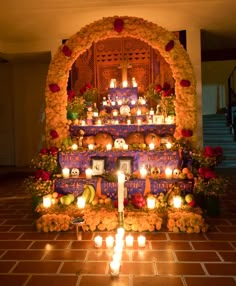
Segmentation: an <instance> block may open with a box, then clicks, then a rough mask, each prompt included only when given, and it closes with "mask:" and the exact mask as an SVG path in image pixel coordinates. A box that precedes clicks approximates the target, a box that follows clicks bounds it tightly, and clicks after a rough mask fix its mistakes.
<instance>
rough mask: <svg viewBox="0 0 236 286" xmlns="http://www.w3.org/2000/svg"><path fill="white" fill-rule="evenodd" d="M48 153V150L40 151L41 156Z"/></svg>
mask: <svg viewBox="0 0 236 286" xmlns="http://www.w3.org/2000/svg"><path fill="white" fill-rule="evenodd" d="M47 153H48V149H47V148H42V149H41V150H40V154H43V155H46V154H47Z"/></svg>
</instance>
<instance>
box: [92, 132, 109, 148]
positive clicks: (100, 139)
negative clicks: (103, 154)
mask: <svg viewBox="0 0 236 286" xmlns="http://www.w3.org/2000/svg"><path fill="white" fill-rule="evenodd" d="M94 139H95V144H96V145H97V146H99V147H102V148H106V146H107V144H111V145H112V146H113V138H112V136H111V134H109V133H106V132H99V133H98V134H96V135H95V138H94Z"/></svg>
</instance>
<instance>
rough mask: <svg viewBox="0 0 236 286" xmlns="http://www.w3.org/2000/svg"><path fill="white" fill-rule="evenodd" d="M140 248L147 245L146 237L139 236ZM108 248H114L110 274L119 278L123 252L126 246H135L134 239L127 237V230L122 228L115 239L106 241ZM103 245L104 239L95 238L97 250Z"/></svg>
mask: <svg viewBox="0 0 236 286" xmlns="http://www.w3.org/2000/svg"><path fill="white" fill-rule="evenodd" d="M137 241H138V246H139V247H142V248H143V247H145V245H146V237H145V236H144V235H141V234H140V235H139V236H138V238H137ZM105 243H106V247H107V248H108V249H112V248H113V255H112V260H111V262H110V273H111V275H112V276H118V275H119V273H120V266H121V260H122V252H123V249H124V246H126V247H133V245H134V237H133V236H132V235H131V234H128V235H126V236H125V230H124V228H122V227H119V228H118V229H117V233H116V235H115V238H114V237H113V236H111V235H109V236H107V237H106V239H105ZM102 244H103V238H102V236H100V235H97V236H95V238H94V246H95V247H96V248H101V247H102Z"/></svg>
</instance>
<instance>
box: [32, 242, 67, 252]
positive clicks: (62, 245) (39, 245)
mask: <svg viewBox="0 0 236 286" xmlns="http://www.w3.org/2000/svg"><path fill="white" fill-rule="evenodd" d="M69 245H70V242H69V241H55V240H45V241H43V240H41V241H34V242H33V244H32V245H31V247H30V248H31V249H47V250H52V249H66V248H68V246H69Z"/></svg>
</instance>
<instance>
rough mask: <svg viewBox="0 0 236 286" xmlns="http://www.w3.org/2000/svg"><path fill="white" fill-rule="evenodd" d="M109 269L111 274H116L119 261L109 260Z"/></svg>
mask: <svg viewBox="0 0 236 286" xmlns="http://www.w3.org/2000/svg"><path fill="white" fill-rule="evenodd" d="M110 270H111V275H112V276H118V275H119V273H120V262H119V261H117V260H112V261H111V262H110Z"/></svg>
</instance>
